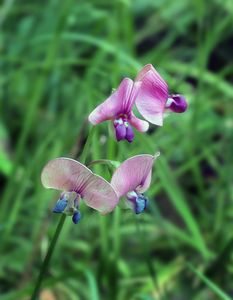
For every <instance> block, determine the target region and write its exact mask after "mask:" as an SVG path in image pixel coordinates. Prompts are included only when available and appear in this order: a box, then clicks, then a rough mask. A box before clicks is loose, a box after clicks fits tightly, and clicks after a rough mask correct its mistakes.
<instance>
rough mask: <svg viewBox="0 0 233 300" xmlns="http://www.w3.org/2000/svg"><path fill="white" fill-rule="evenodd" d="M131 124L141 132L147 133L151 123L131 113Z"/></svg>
mask: <svg viewBox="0 0 233 300" xmlns="http://www.w3.org/2000/svg"><path fill="white" fill-rule="evenodd" d="M129 123H130V124H131V125H132V126H133V127H135V128H136V129H137V130H138V131H141V132H145V131H147V130H148V129H149V123H148V122H147V121H144V120H141V119H139V118H137V117H136V116H135V115H134V113H133V112H131V115H130V119H129Z"/></svg>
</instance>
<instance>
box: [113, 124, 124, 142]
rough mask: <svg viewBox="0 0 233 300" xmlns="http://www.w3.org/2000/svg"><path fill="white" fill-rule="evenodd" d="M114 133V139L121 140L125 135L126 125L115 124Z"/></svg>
mask: <svg viewBox="0 0 233 300" xmlns="http://www.w3.org/2000/svg"><path fill="white" fill-rule="evenodd" d="M115 134H116V139H117V141H118V142H119V141H121V140H124V139H125V136H126V127H125V124H124V123H123V124H117V125H116V126H115Z"/></svg>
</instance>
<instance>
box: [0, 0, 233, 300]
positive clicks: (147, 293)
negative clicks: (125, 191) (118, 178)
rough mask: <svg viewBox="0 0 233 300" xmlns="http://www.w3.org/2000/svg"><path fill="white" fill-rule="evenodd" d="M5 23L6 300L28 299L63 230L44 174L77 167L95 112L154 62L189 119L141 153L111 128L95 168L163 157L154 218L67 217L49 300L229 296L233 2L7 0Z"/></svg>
mask: <svg viewBox="0 0 233 300" xmlns="http://www.w3.org/2000/svg"><path fill="white" fill-rule="evenodd" d="M0 26H1V33H0V55H1V58H0V66H1V77H0V99H1V102H0V113H1V116H0V181H1V197H0V299H1V300H11V299H12V300H21V299H28V297H29V295H30V293H31V292H32V289H33V286H34V284H35V279H36V277H37V275H38V272H39V268H40V266H41V262H42V260H43V258H44V255H45V253H46V250H47V247H48V244H49V241H50V239H51V237H52V235H53V232H54V229H55V226H56V224H57V222H58V219H59V216H58V215H55V214H52V213H51V208H52V207H53V205H54V203H55V201H56V199H57V198H58V196H59V194H58V193H57V192H55V191H50V190H46V189H44V188H43V187H42V185H41V182H40V173H41V170H42V167H43V166H44V164H45V163H46V162H47V161H48V160H50V159H52V158H55V157H59V156H68V157H75V158H77V159H78V157H79V155H80V153H81V151H82V147H83V144H84V142H85V140H86V138H87V134H88V122H87V117H88V114H89V113H90V112H91V111H92V109H94V107H95V106H96V105H97V104H98V103H100V102H102V101H103V100H104V99H106V98H107V96H108V95H109V94H110V92H111V90H112V88H116V87H117V86H118V84H119V82H120V80H121V79H122V78H123V77H125V76H127V77H131V78H134V77H135V76H136V74H137V71H138V70H139V69H140V68H141V67H142V66H143V65H144V64H146V63H152V64H153V65H154V66H155V68H156V69H157V70H158V71H159V72H160V73H161V75H162V76H163V77H164V78H165V80H166V81H167V82H168V84H169V87H170V91H171V92H179V93H181V94H184V95H185V96H186V98H187V101H188V103H189V109H188V111H187V112H186V113H184V114H170V115H169V116H168V117H167V118H166V119H165V122H164V126H163V127H156V126H151V127H150V131H149V133H148V134H142V133H136V138H135V141H134V142H133V143H132V144H128V143H127V142H121V143H117V142H115V140H114V139H113V138H112V137H111V135H110V137H109V130H108V124H107V123H103V124H101V125H100V126H98V127H97V128H96V132H95V135H94V137H93V139H92V143H91V145H90V148H89V156H88V161H89V162H90V161H92V160H94V159H100V158H109V159H114V160H119V161H123V160H125V159H126V158H128V157H130V156H132V155H135V154H141V153H151V154H153V153H155V152H156V151H160V152H161V156H160V158H159V159H158V160H157V162H156V164H155V167H154V172H153V181H152V185H151V187H150V190H149V191H148V193H147V196H148V197H149V198H150V205H149V208H148V210H147V211H146V212H145V213H144V214H142V215H138V216H135V215H134V214H133V213H132V212H131V211H128V210H122V209H120V208H119V207H118V208H117V209H116V210H115V211H114V213H111V214H110V215H108V216H100V215H99V214H98V213H97V212H95V211H93V210H90V209H87V208H83V211H82V214H83V219H82V221H81V222H80V224H78V225H76V226H75V225H73V224H72V223H71V220H70V219H67V220H66V223H65V227H64V228H63V231H62V234H61V236H60V240H59V242H58V245H57V248H56V250H55V253H54V256H53V258H52V262H51V264H50V267H49V271H48V274H47V276H46V278H45V280H44V285H43V289H42V294H41V297H40V298H41V299H43V300H54V299H58V300H63V299H64V300H66V299H67V300H79V299H80V300H82V299H84V300H85V299H91V300H92V299H93V300H100V299H111V300H128V299H129V300H131V299H132V300H152V299H156V300H168V299H169V300H189V299H193V300H208V299H210V300H215V299H226V300H227V299H228V300H229V299H233V298H232V297H233V285H232V278H233V265H232V263H233V222H232V220H233V189H232V185H230V184H231V183H232V173H233V172H232V170H233V166H232V162H233V159H232V150H233V142H232V131H233V130H232V129H233V120H232V114H233V105H232V98H233V87H232V84H231V82H232V79H233V62H232V44H233V2H232V0H223V1H220V0H212V1H211V0H210V1H204V0H193V1H191V0H181V1H172V0H143V1H142V0H135V1H130V0H121V1H120V0H113V1H107V0H93V1H85V0H82V1H81V0H80V1H74V0H73V1H72V0H67V1H58V0H49V1H16V0H15V1H14V0H5V1H2V2H1V11H0ZM105 170H106V169H105V168H104V167H97V168H96V169H95V171H96V172H99V173H101V174H102V175H104V174H105Z"/></svg>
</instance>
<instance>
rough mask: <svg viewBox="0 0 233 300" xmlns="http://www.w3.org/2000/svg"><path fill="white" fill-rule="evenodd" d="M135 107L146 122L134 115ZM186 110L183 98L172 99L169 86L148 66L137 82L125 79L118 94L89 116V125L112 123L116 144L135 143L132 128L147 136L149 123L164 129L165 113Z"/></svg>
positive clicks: (179, 96)
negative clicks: (123, 142) (120, 142)
mask: <svg viewBox="0 0 233 300" xmlns="http://www.w3.org/2000/svg"><path fill="white" fill-rule="evenodd" d="M134 104H135V105H136V107H137V109H138V111H139V112H140V114H141V115H142V116H143V117H144V119H145V120H146V121H144V120H141V119H139V118H137V117H136V116H135V115H134V113H133V111H132V110H133V106H134ZM186 109H187V102H186V100H185V98H184V96H182V95H179V94H171V95H169V91H168V85H167V83H166V82H165V81H164V79H163V78H162V77H161V76H160V75H159V73H158V72H157V71H156V70H155V68H154V67H153V66H152V65H151V64H148V65H146V66H144V67H143V68H142V70H141V71H139V73H138V75H137V77H136V79H135V81H133V80H131V79H129V78H125V79H123V80H122V82H121V83H120V85H119V87H118V88H117V89H116V91H115V92H114V93H113V94H111V95H110V97H109V98H108V99H107V100H105V101H104V102H103V103H102V104H100V105H99V106H97V107H96V108H95V109H94V110H93V111H92V113H91V114H90V115H89V121H90V122H91V123H92V124H93V125H96V124H99V123H102V122H104V121H107V120H112V122H113V125H114V129H115V136H116V139H117V141H121V140H127V141H128V142H132V141H133V139H134V133H133V130H132V127H134V128H136V129H137V130H138V131H142V132H145V131H147V130H148V128H149V123H148V122H150V123H152V124H155V125H159V126H161V125H163V115H164V112H165V111H168V110H170V111H172V112H176V113H182V112H184V111H185V110H186Z"/></svg>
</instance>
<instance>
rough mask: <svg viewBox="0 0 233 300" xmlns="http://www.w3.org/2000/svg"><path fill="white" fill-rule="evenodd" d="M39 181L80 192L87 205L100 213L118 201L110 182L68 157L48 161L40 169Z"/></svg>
mask: <svg viewBox="0 0 233 300" xmlns="http://www.w3.org/2000/svg"><path fill="white" fill-rule="evenodd" d="M41 181H42V184H43V185H44V186H45V187H46V188H54V189H58V190H65V191H74V192H76V193H78V194H80V195H81V197H82V198H83V200H84V202H85V203H86V204H87V205H88V206H90V207H92V208H94V209H96V210H98V211H100V212H102V213H107V212H110V211H112V210H113V209H114V207H115V206H116V205H117V203H118V197H117V195H116V193H115V191H114V190H113V188H112V186H111V185H110V183H108V182H107V181H106V180H105V179H104V178H102V177H100V176H98V175H95V174H93V173H92V171H91V170H89V169H88V168H87V167H86V166H84V165H83V164H81V163H80V162H78V161H76V160H73V159H70V158H56V159H54V160H52V161H50V162H49V163H48V164H47V165H46V166H45V167H44V169H43V171H42V174H41Z"/></svg>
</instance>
